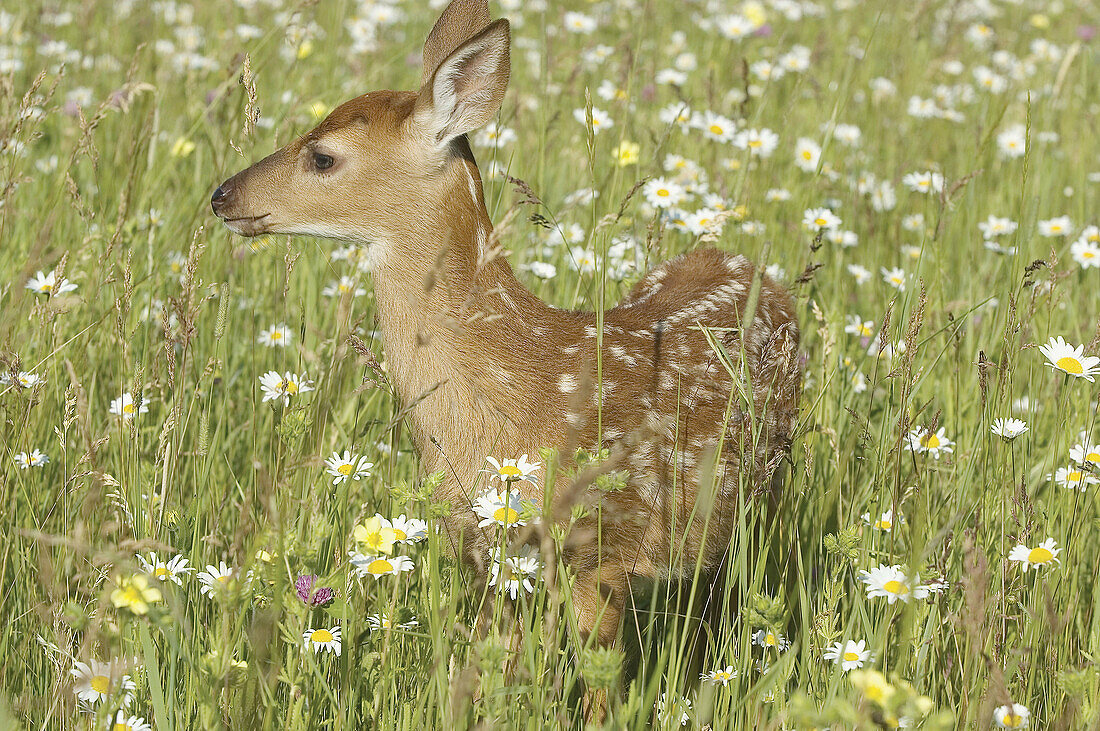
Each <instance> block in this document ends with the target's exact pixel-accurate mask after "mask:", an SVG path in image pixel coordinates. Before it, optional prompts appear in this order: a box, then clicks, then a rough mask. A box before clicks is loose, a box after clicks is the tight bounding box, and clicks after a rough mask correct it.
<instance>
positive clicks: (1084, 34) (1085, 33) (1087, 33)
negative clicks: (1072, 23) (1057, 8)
mask: <svg viewBox="0 0 1100 731" xmlns="http://www.w3.org/2000/svg"><path fill="white" fill-rule="evenodd" d="M1077 37H1078V38H1080V39H1081V40H1083V41H1091V40H1092V39H1093V38H1095V37H1096V26H1095V25H1079V26H1077Z"/></svg>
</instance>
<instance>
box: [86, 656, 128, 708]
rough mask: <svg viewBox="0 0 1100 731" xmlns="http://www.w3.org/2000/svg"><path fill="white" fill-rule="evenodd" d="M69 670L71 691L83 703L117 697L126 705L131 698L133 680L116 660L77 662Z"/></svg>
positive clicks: (94, 702)
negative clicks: (71, 684) (71, 683)
mask: <svg viewBox="0 0 1100 731" xmlns="http://www.w3.org/2000/svg"><path fill="white" fill-rule="evenodd" d="M71 672H72V675H73V678H74V681H73V692H74V693H76V697H77V698H79V699H80V700H82V701H84V702H85V703H91V704H96V703H99V702H100V701H103V700H107V699H108V698H117V699H118V700H119V702H120V703H121V704H122V705H124V706H128V705H130V701H131V700H133V694H132V691H133V690H134V688H135V687H136V686H135V685H134V681H132V680H130V676H129V675H126V674H124V673H123V668H122V665H121V664H120V663H119V662H117V661H114V660H112V661H111V662H107V663H103V662H99V661H98V660H89V661H88V662H86V663H84V662H77V663H75V664H74V665H73V668H72V670H71Z"/></svg>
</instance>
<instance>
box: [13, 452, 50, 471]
mask: <svg viewBox="0 0 1100 731" xmlns="http://www.w3.org/2000/svg"><path fill="white" fill-rule="evenodd" d="M14 459H15V463H16V464H17V465H19V469H22V470H25V469H27V468H28V467H41V466H42V465H44V464H46V463H47V462H49V461H50V458H49V457H47V456H46V455H45V454H43V453H42V452H39V451H38V450H37V449H36V450H34V451H32V452H31V453H29V454H28V453H27V452H19V453H17V454H16V455H15V457H14Z"/></svg>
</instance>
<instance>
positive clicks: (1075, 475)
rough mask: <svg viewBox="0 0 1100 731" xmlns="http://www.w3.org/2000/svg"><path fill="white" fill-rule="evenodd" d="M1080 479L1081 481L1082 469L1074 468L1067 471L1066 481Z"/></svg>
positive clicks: (1077, 480)
mask: <svg viewBox="0 0 1100 731" xmlns="http://www.w3.org/2000/svg"><path fill="white" fill-rule="evenodd" d="M1080 481H1081V471H1080V470H1072V471H1070V472H1067V473H1066V482H1080Z"/></svg>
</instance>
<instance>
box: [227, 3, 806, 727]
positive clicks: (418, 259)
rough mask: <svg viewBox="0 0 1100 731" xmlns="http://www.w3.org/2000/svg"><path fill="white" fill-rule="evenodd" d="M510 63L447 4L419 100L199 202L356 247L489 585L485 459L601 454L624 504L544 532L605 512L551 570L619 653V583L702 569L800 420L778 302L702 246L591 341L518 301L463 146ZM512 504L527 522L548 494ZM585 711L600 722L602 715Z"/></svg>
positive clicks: (329, 135) (280, 159)
mask: <svg viewBox="0 0 1100 731" xmlns="http://www.w3.org/2000/svg"><path fill="white" fill-rule="evenodd" d="M509 44H510V39H509V26H508V21H507V20H503V19H501V20H497V21H495V22H492V21H491V20H490V17H489V8H488V3H487V2H486V0H453V2H451V4H450V5H448V6H447V8H446V9H445V10H444V11H443V13H442V14H441V16H440V18H439V19H438V21H437V22H436V24H435V27H434V28H433V29H432V31H431V33H430V34H429V36H428V38H427V41H426V43H425V44H424V50H423V62H424V67H423V76H422V79H421V86H420V89H419V91H416V92H407V91H406V92H400V91H375V92H371V93H368V94H365V95H363V96H360V97H358V98H356V99H352V100H351V101H348V102H346V103H344V104H342V105H341V106H339V107H337V108H336V109H335V110H334V111H333V112H332V113H331V114H330V115H329V116H328V118H327V119H325V120H324V121H323V122H321V124H320V125H318V126H317V127H316V128H315V129H314V130H312V131H311V132H309V133H308V134H306V135H305V136H303V137H301V138H299V139H297V140H295V141H293V142H291V143H290V144H288V145H287V146H286V147H284V148H282V149H281V150H279V151H277V152H275V153H274V154H272V155H270V156H268V157H266V158H264V159H263V160H261V161H260V162H257V163H255V164H254V165H252V166H251V167H249V168H247V169H246V170H243V171H242V172H239V173H237V174H236V175H234V176H233V177H231V178H229V179H228V180H226V181H225V182H224V183H222V184H221V185H220V186H219V187H218V189H217V190H216V191H215V192H214V194H213V197H212V198H211V205H212V207H213V210H214V213H215V214H217V216H218V217H219V218H221V219H222V220H223V221H224V222H225V224H226V226H228V227H229V228H230V229H231V230H232V231H234V232H236V233H238V234H243V235H245V236H255V235H258V234H263V233H280V234H308V235H314V236H322V237H330V238H335V239H343V240H350V241H353V242H359V243H361V244H365V245H367V246H368V247H369V250H368V251H369V256H370V260H371V273H372V276H373V280H374V288H375V295H376V301H377V307H378V312H377V314H378V319H379V324H380V328H381V333H382V343H383V348H384V351H385V355H386V362H387V368H388V373H389V375H390V377H391V379H392V382H393V385H394V386H395V388H396V390H397V393H398V396H399V397H400V399H401V400H402V401H403V402H404V403H405V404H412V407H411V409H410V410H409V412H408V417H407V418H408V421H409V423H410V429H411V432H412V437H413V439H414V441H415V444H416V446H417V448H418V450H419V453H420V457H421V461H422V463H423V465H424V467H425V468H426V469H427V470H429V471H437V470H438V471H443V472H445V473H446V481H445V484H444V486H443V488H442V495H441V497H442V498H443V499H446V500H448V501H450V503H451V505H452V508H453V514H452V515H450V516H449V517H447V518H446V519H444V525H445V528H446V531H447V535H448V537H449V538H450V539H451V541H452V543H453V544H454V545H461V553H462V556H461V558H462V559H464V560H465V561H466V562H468V563H470V564H473V565H474V566H475V567H477V569H478V572H479V575H480V576H481V577H482V578H484V576H485V571H486V569H485V567H486V562H487V561H488V555H489V550H490V548H491V547H492V546H493V545H494V543H495V540H494V538H493V537H492V535H489V534H487V533H482V531H481V530H479V529H478V527H477V517H476V516H475V515H474V513H473V512H472V511H471V510H470V509H468V506H470V505H471V504H472V501H473V499H474V498H475V497H476V495H474V494H472V492H473V491H474V490H475V485H477V484H478V471H479V468H481V467H483V466H484V464H485V458H486V456H488V455H500V456H504V457H517V456H519V455H520V454H529V455H534V454H537V452H538V449H539V448H540V447H554V448H557V449H559V450H560V451H561V454H562V455H563V458H565V459H566V460H567V461H568V453H569V451H570V448H573V449H575V448H576V447H584V448H586V449H590V450H597V449H600V448H605V449H609V450H610V453H611V459H610V462H611V463H612V465H613V466H614V469H616V470H619V471H622V472H624V473H625V474H626V475H628V476H627V478H626V486H625V488H623V489H618V490H615V491H613V492H607V493H606V494H599V493H598V492H596V491H595V489H594V488H591V487H590V486H580V488H578V487H577V486H575V485H574V486H572V487H564V488H563V489H561V490H560V491H555V494H554V496H553V503H554V504H553V506H552V510H551V514H554V515H558V516H561V515H565V516H568V515H569V509H570V506H571V504H572V503H573V502H575V501H577V500H580V499H584V500H587V501H588V502H589V504H590V505H591V506H593V507H598V510H593V511H591V513H592V514H595V515H596V516H598V517H591V518H590V520H592V521H595V520H599V521H600V524H599V540H596V539H595V537H594V536H595V532H593V533H591V534H589V536H590V537H591V539H590V540H589V539H585V540H577V541H573V542H571V543H569V545H568V546H567V548H566V551H565V556H564V559H565V561H566V563H567V564H568V565H569V566H570V568H571V570H572V571H573V572H574V573H575V582H574V586H573V589H572V591H573V603H574V608H575V610H576V613H577V617H576V621H577V626H578V627H579V629H580V632H581V635H582V639H583V640H585V641H587V639H588V638H592V641H594V642H598V643H600V644H607V643H613V642H615V641H616V639H617V636H618V633H619V629H620V623H621V622H620V619H621V615H622V612H623V609H624V605H625V603H626V601H627V599H628V595H629V581H630V578H631V577H634V576H639V577H653V578H658V579H662V578H664V579H668V578H677V577H680V576H683V575H685V574H686V575H689V576H690V575H691V574H692V572H693V571H694V569H695V567H696V566H701V567H702V570H703V571H704V572H707V571H711V572H713V571H714V570H715V569H716V567H717V566H718V565H719V562H720V561H721V560H722V558H723V557H724V556H725V555H726V554H727V552H728V550H729V544H730V537H731V532H732V530H733V528H734V525H735V522H736V516H737V512H738V509H739V506H740V505H741V503H743V502H744V501H745V496H746V494H747V492H750V491H753V490H760V489H767V488H768V487H769V485H770V484H771V483H772V481H773V476H775V475H776V474H777V473H776V467H777V466H778V465H779V464H780V463H781V462H782V461H783V460H784V459H785V458H786V455H787V452H788V450H789V444H790V440H791V436H792V432H793V430H794V424H795V419H796V415H797V409H798V399H799V394H800V389H801V370H800V365H799V358H798V340H799V333H798V325H797V323H796V321H795V315H794V308H793V303H792V301H791V299H790V297H789V296H788V295H787V293H786V292H785V291H784V290H783V288H781V287H780V286H779V285H777V284H776V283H775V282H774V281H772V280H771V279H770V278H769V277H768V276H766V275H765V274H764V273H763V272H761V271H758V270H757V269H756V268H755V267H754V266H753V265H752V264H750V263H749V261H748V260H747V259H745V257H743V256H732V255H729V254H725V253H722V252H719V251H717V250H714V249H697V250H695V251H692V252H690V253H688V254H684V255H682V256H680V257H678V258H676V259H673V260H671V261H669V262H667V263H665V264H664V265H662V266H659V267H657V268H656V269H653V270H652V271H650V272H649V273H648V274H646V275H645V276H644V277H643V278H642V279H641V281H639V282H638V283H637V285H635V286H634V287H633V289H632V290H631V291H630V292H629V294H628V295H627V296H626V298H625V299H624V300H623V302H622V303H621V304H620V305H619V306H618V307H615V308H613V309H610V310H607V311H606V312H605V313H604V314H603V320H602V328H598V327H597V324H598V322H599V321H598V320H597V315H596V313H592V312H572V311H566V310H559V309H555V308H553V307H551V306H549V305H547V304H545V303H544V302H542V301H541V300H540V299H538V298H537V297H535V296H534V295H533V294H532V293H531V292H530V291H528V290H527V289H526V288H525V287H524V286H523V285H522V284H520V282H519V281H518V280H517V279H516V277H515V276H514V275H513V273H512V269H511V267H510V266H509V265H508V263H507V261H506V260H505V259H504V258H503V257H501V256H499V255H498V254H499V249H497V248H495V246H494V239H493V237H492V231H493V227H492V223H491V222H490V220H489V216H488V213H487V211H486V208H485V203H484V198H483V193H482V185H481V177H480V174H479V171H478V167H477V164H476V162H475V161H474V158H473V155H472V153H471V151H470V147H469V144H468V142H467V139H466V135H467V133H469V132H472V131H473V130H476V129H477V128H479V127H481V126H482V125H484V124H485V123H487V122H488V121H490V120H491V119H492V118H493V117H494V116H495V115H496V113H497V111H498V110H499V109H500V106H501V102H502V101H503V98H504V93H505V90H506V88H507V86H508V78H509V74H510V60H509ZM597 343H599V344H600V347H601V350H600V353H599V356H600V358H599V360H600V362H601V367H600V374H599V375H600V377H599V379H597V371H596V368H597V365H596V364H597ZM559 487H562V486H560V485H559ZM515 489H518V490H520V491H521V492H522V494H523V497H525V498H527V499H530V500H533V501H535V502H537V503H540V504H541V502H542V497H543V486H542V485H539V484H529V483H527V482H519V483H516V484H515ZM555 509H556V512H555ZM586 700H587V701H588V709H587V714H588V715H589V717H590V718H592V717H596V718H599V717H602V715H603V713H604V706H603V704H604V703H605V700H604V699H602V698H600V697H598V695H597V696H590V697H588V698H586Z"/></svg>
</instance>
